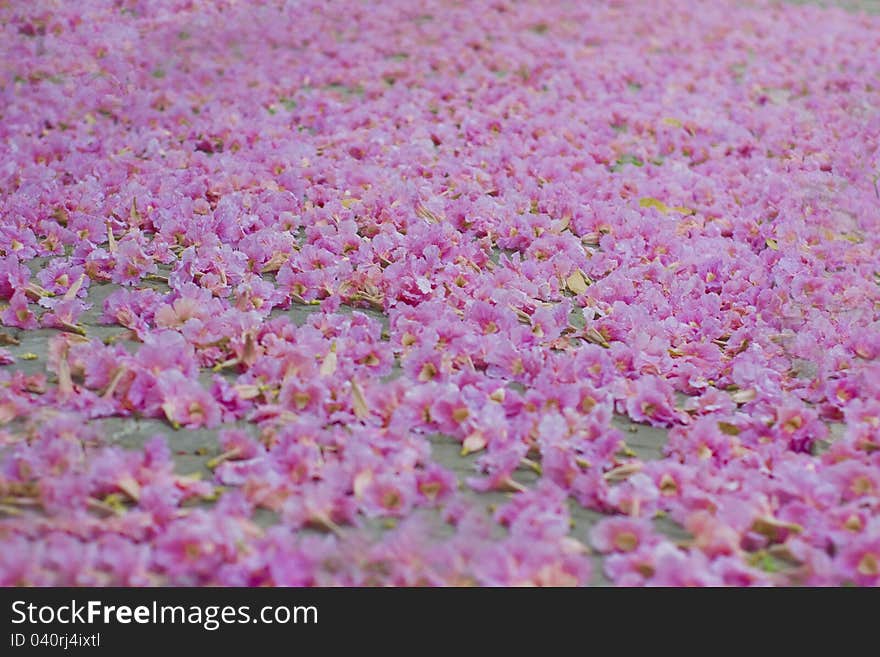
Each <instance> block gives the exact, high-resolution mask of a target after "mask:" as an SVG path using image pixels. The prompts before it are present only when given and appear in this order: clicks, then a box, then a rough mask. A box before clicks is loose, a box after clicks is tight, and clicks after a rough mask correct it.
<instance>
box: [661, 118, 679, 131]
mask: <svg viewBox="0 0 880 657" xmlns="http://www.w3.org/2000/svg"><path fill="white" fill-rule="evenodd" d="M663 123H665V124H666V125H671V126H672V127H673V128H680V127H681V125H682V124H681V121H679V120H678V119H676V118H673V117H671V116H667V117H665V118H664V119H663Z"/></svg>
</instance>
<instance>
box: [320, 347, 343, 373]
mask: <svg viewBox="0 0 880 657" xmlns="http://www.w3.org/2000/svg"><path fill="white" fill-rule="evenodd" d="M338 362H339V359H338V358H337V356H336V352H335V351H331V352H330V353H328V354H327V355H326V356H325V357H324V362H323V363H321V376H330V375H331V374H333V372H335V371H336V365H337V363H338Z"/></svg>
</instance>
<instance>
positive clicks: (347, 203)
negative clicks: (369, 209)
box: [342, 198, 360, 209]
mask: <svg viewBox="0 0 880 657" xmlns="http://www.w3.org/2000/svg"><path fill="white" fill-rule="evenodd" d="M355 203H360V199H359V198H344V199H342V207H344V208H345V209H348V208H351V207H352V206H353V205H354V204H355Z"/></svg>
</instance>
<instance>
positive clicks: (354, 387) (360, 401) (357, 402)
mask: <svg viewBox="0 0 880 657" xmlns="http://www.w3.org/2000/svg"><path fill="white" fill-rule="evenodd" d="M351 396H352V404H351V406H352V409H353V410H354V414H355V415H356V416H357V417H359V418H365V417H368V416H369V415H370V408H369V407H368V406H367V400H366V399H365V398H364V393H363V391H362V390H361V387H360V386H359V385H358V384H357V381H352V382H351Z"/></svg>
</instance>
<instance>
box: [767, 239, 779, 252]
mask: <svg viewBox="0 0 880 657" xmlns="http://www.w3.org/2000/svg"><path fill="white" fill-rule="evenodd" d="M764 244H766V245H767V248H770V249H773V250H774V251H778V250H779V243H778V242H777V241H776V240H774V239H773V238H772V237H768V238H767V239H766V240H764Z"/></svg>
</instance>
